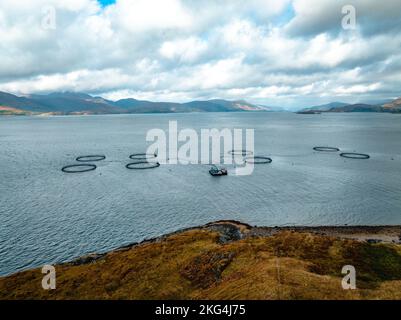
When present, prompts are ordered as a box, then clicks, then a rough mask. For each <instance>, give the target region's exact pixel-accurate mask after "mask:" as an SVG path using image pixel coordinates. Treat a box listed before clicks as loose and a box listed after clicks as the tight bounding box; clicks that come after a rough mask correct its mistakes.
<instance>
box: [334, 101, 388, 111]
mask: <svg viewBox="0 0 401 320" xmlns="http://www.w3.org/2000/svg"><path fill="white" fill-rule="evenodd" d="M329 112H383V110H382V107H381V106H375V105H370V104H365V103H356V104H349V105H346V106H343V107H336V108H331V109H330V110H329Z"/></svg>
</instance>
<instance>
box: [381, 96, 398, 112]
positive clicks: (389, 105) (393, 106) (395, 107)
mask: <svg viewBox="0 0 401 320" xmlns="http://www.w3.org/2000/svg"><path fill="white" fill-rule="evenodd" d="M383 109H385V110H389V111H392V110H396V111H397V112H401V98H398V99H395V100H394V101H393V102H390V103H386V104H384V105H383Z"/></svg>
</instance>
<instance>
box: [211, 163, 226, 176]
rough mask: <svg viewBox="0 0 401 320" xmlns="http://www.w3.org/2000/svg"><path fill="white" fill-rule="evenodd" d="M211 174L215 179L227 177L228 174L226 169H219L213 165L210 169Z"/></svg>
mask: <svg viewBox="0 0 401 320" xmlns="http://www.w3.org/2000/svg"><path fill="white" fill-rule="evenodd" d="M209 173H210V174H211V175H212V176H214V177H219V176H226V175H227V173H228V172H227V169H226V168H219V167H217V166H216V165H213V166H212V167H211V168H210V170H209Z"/></svg>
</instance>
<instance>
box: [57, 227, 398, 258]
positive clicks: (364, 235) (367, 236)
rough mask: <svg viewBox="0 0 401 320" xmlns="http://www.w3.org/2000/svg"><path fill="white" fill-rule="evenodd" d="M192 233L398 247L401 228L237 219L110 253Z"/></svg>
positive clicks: (93, 255) (225, 237) (225, 239)
mask: <svg viewBox="0 0 401 320" xmlns="http://www.w3.org/2000/svg"><path fill="white" fill-rule="evenodd" d="M193 230H210V231H217V232H218V233H219V234H220V238H219V242H220V243H221V244H224V243H227V242H229V241H237V240H241V239H245V238H249V237H270V236H273V235H274V234H277V233H279V232H283V231H290V232H301V233H311V234H315V235H319V236H328V237H334V238H338V239H348V240H355V241H359V242H367V243H393V244H401V226H332V227H330V226H327V227H325V226H316V227H304V226H299V227H258V226H251V225H249V224H247V223H243V222H240V221H237V220H217V221H214V222H210V223H207V224H205V225H201V226H195V227H189V228H183V229H179V230H177V231H173V232H171V233H167V234H164V235H161V236H159V237H155V238H151V239H146V240H143V241H141V242H134V243H132V244H128V245H125V246H122V247H119V248H117V249H114V250H112V251H109V252H120V251H126V250H131V249H133V248H135V247H138V246H141V245H145V244H149V243H156V242H161V241H163V240H165V239H167V238H168V237H171V236H173V235H176V234H180V233H184V232H188V231H193ZM109 252H106V253H91V254H88V255H85V256H81V257H78V258H76V259H74V260H72V261H71V262H66V263H64V265H81V264H85V263H91V262H94V261H96V260H98V259H100V258H102V257H104V256H105V255H107V254H108V253H109Z"/></svg>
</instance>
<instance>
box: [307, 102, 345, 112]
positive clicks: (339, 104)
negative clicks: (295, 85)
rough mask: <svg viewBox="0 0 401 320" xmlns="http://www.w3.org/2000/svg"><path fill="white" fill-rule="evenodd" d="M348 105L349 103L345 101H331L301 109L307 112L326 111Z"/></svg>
mask: <svg viewBox="0 0 401 320" xmlns="http://www.w3.org/2000/svg"><path fill="white" fill-rule="evenodd" d="M346 105H348V103H345V102H331V103H327V104H322V105H320V106H314V107H309V108H304V109H302V110H300V111H302V112H306V111H320V112H325V111H329V110H331V109H333V108H341V107H344V106H346Z"/></svg>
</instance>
